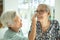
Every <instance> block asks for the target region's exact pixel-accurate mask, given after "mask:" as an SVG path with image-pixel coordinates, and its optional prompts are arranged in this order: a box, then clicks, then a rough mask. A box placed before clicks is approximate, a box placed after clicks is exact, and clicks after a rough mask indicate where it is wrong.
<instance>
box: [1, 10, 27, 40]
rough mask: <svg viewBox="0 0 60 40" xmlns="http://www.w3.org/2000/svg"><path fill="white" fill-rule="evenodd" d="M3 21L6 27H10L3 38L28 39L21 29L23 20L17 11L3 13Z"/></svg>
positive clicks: (11, 39)
mask: <svg viewBox="0 0 60 40" xmlns="http://www.w3.org/2000/svg"><path fill="white" fill-rule="evenodd" d="M1 22H2V24H3V26H4V27H5V26H7V27H8V30H7V31H6V32H5V34H4V38H3V39H2V40H27V38H25V37H24V35H23V32H22V30H21V27H22V20H21V18H20V17H19V16H18V14H17V13H16V11H7V12H5V13H3V14H2V16H1Z"/></svg>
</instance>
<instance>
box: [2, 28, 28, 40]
mask: <svg viewBox="0 0 60 40" xmlns="http://www.w3.org/2000/svg"><path fill="white" fill-rule="evenodd" d="M2 40H28V38H26V37H24V35H23V32H22V30H20V31H19V32H18V33H16V32H14V31H12V30H10V29H8V30H7V31H6V32H5V34H4V38H3V39H2Z"/></svg>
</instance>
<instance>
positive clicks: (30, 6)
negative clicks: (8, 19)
mask: <svg viewBox="0 0 60 40" xmlns="http://www.w3.org/2000/svg"><path fill="white" fill-rule="evenodd" d="M42 3H43V4H47V5H49V6H50V7H51V8H50V9H51V18H50V19H51V20H53V19H56V20H58V21H59V23H60V15H59V13H60V0H0V16H1V14H2V12H4V11H8V10H16V11H17V12H18V13H19V15H20V17H21V18H22V23H23V26H22V28H21V29H22V31H23V33H24V36H25V37H28V32H29V30H30V25H31V17H32V15H33V14H34V11H35V10H36V8H37V6H38V4H42ZM7 29H8V28H1V29H0V38H2V37H3V35H4V33H5V31H6V30H7Z"/></svg>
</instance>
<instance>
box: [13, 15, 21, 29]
mask: <svg viewBox="0 0 60 40" xmlns="http://www.w3.org/2000/svg"><path fill="white" fill-rule="evenodd" d="M14 22H15V23H16V25H17V26H18V27H19V28H21V27H22V20H21V19H20V18H19V17H18V16H16V17H15V18H14Z"/></svg>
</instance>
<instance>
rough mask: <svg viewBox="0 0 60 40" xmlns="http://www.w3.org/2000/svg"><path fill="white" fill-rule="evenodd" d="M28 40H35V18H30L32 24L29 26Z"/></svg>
mask: <svg viewBox="0 0 60 40" xmlns="http://www.w3.org/2000/svg"><path fill="white" fill-rule="evenodd" d="M28 37H29V40H35V37H36V18H35V16H33V18H32V24H31V31H30V33H29V35H28Z"/></svg>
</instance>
